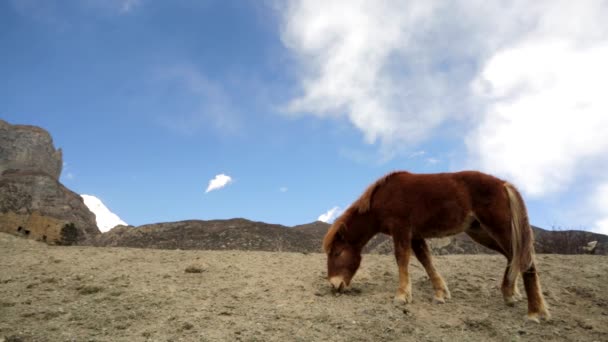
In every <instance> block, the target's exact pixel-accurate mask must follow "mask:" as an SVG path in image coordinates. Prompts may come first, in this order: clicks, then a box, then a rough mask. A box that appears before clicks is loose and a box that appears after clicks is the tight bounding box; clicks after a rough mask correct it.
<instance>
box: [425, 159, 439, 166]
mask: <svg viewBox="0 0 608 342" xmlns="http://www.w3.org/2000/svg"><path fill="white" fill-rule="evenodd" d="M426 162H427V163H428V164H431V165H435V164H437V163H439V162H440V160H439V159H437V158H426Z"/></svg>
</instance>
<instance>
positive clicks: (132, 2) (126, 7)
mask: <svg viewBox="0 0 608 342" xmlns="http://www.w3.org/2000/svg"><path fill="white" fill-rule="evenodd" d="M139 5H141V0H120V13H129V12H131V11H132V10H133V9H135V8H136V7H138V6H139Z"/></svg>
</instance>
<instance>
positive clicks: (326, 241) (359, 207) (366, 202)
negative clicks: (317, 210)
mask: <svg viewBox="0 0 608 342" xmlns="http://www.w3.org/2000/svg"><path fill="white" fill-rule="evenodd" d="M399 172H400V171H394V172H391V173H389V174H387V175H385V176H384V177H382V178H380V179H378V180H377V181H375V182H374V183H372V184H371V185H370V186H368V187H367V189H365V192H363V194H362V195H361V196H360V197H359V198H358V199H357V200H356V201H354V202H353V204H351V205H350V207H348V209H346V211H345V212H344V213H343V214H342V215H340V217H338V218H337V219H336V220H335V221H334V223H333V224H332V225H331V227H330V228H329V230H328V231H327V234H325V238H323V250H324V251H325V253H329V250H330V249H331V246H332V244H333V242H334V240H335V238H336V235H337V234H338V233H339V232H340V231H343V230H344V229H347V228H346V221H348V219H349V218H350V217H351V216H353V215H354V214H364V213H366V212H368V211H369V210H370V208H371V205H372V196H373V195H374V192H375V191H376V190H377V189H378V188H379V187H380V186H381V185H383V184H384V183H386V181H387V179H388V178H390V177H391V176H392V175H394V174H396V173H399Z"/></svg>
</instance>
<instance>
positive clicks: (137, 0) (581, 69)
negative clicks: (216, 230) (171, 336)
mask: <svg viewBox="0 0 608 342" xmlns="http://www.w3.org/2000/svg"><path fill="white" fill-rule="evenodd" d="M607 16H608V9H607V8H606V5H605V4H603V3H601V2H591V1H589V2H584V3H581V4H578V3H577V4H573V3H571V2H568V1H563V2H559V1H539V2H537V3H536V4H535V5H529V4H528V2H526V1H507V2H502V3H501V4H485V3H483V2H482V3H480V4H477V3H474V2H469V1H463V2H459V1H455V2H450V3H449V4H448V3H433V2H428V1H409V2H403V1H361V2H352V1H332V2H327V3H326V2H324V1H212V0H209V1H189V0H179V1H151V0H108V1H102V0H83V1H59V0H48V1H47V0H11V1H3V2H1V3H0V49H1V53H0V75H2V77H1V79H2V81H0V117H1V118H2V119H4V120H7V121H9V122H11V123H21V124H32V125H37V126H41V127H44V128H45V129H47V130H48V131H50V132H51V134H52V136H53V138H54V141H55V145H56V146H57V147H61V148H62V149H63V152H64V162H65V165H64V168H63V173H62V179H61V180H62V182H63V183H64V184H65V185H66V186H68V187H69V188H70V189H72V190H74V191H76V192H78V193H81V194H89V195H94V196H96V197H98V198H100V199H101V200H102V201H103V202H104V203H105V205H106V206H108V207H109V208H110V209H111V210H112V211H113V212H114V213H116V214H117V215H118V216H120V218H122V219H123V220H124V221H126V222H128V223H129V224H133V225H141V224H145V223H154V222H161V221H174V220H183V219H215V218H231V217H245V218H248V219H252V220H261V221H266V222H271V223H281V224H285V225H294V224H300V223H306V222H310V221H314V220H316V219H317V218H318V217H319V216H320V215H322V214H324V213H326V212H328V211H330V210H331V209H332V208H334V207H338V208H342V209H343V208H345V207H347V206H348V205H349V204H350V203H351V202H352V201H353V200H354V199H355V198H356V197H357V196H358V195H359V194H360V193H361V192H362V191H363V190H364V188H365V186H367V185H368V184H369V183H370V182H372V181H373V180H375V179H376V178H378V177H379V176H381V175H383V174H385V173H387V172H389V171H392V170H397V169H404V170H409V171H412V172H444V171H457V170H463V169H479V170H483V171H487V172H490V173H493V174H496V175H498V176H500V177H503V178H505V179H508V180H510V181H512V182H513V183H514V184H516V185H517V186H519V187H520V189H521V190H522V191H523V193H524V197H525V198H526V199H527V200H528V206H529V209H530V217H531V221H532V223H533V224H536V225H539V226H541V227H545V228H550V227H551V226H561V227H568V228H585V229H590V230H596V231H602V230H603V231H604V232H608V176H607V174H608V173H606V172H604V170H605V167H606V166H608V157H606V156H605V154H606V153H605V152H604V151H605V150H606V148H608V138H607V136H608V134H605V132H607V131H608V104H607V100H606V98H605V96H604V94H603V93H604V92H605V89H607V86H608V85H607V84H606V82H607V81H606V80H607V79H608V70H606V69H607V66H606V63H605V62H603V61H605V60H608V24H606V23H605V20H603V18H605V17H607ZM221 174H224V175H227V176H229V177H230V179H231V181H230V182H229V183H228V184H227V185H226V186H224V187H220V188H217V189H215V190H212V191H208V192H206V190H207V189H208V187H209V182H210V181H211V180H212V179H214V177H216V176H217V175H221ZM334 212H337V213H339V209H338V210H335V211H334Z"/></svg>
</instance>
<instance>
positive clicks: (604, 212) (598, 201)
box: [591, 182, 608, 235]
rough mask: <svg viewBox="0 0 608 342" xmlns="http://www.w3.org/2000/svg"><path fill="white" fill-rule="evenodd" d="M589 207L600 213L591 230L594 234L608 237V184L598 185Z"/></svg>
mask: <svg viewBox="0 0 608 342" xmlns="http://www.w3.org/2000/svg"><path fill="white" fill-rule="evenodd" d="M592 198H593V201H592V203H591V206H592V207H594V209H595V210H596V211H597V212H598V213H600V215H598V216H599V218H598V219H597V220H596V221H595V222H594V226H593V228H592V229H591V230H593V231H594V232H596V233H600V234H604V235H608V182H607V183H604V184H602V185H600V186H599V187H598V188H597V190H596V192H595V194H594V196H593V197H592Z"/></svg>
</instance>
